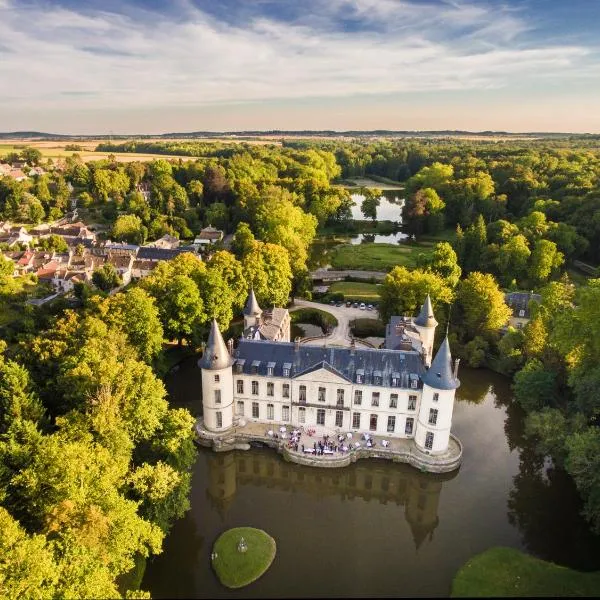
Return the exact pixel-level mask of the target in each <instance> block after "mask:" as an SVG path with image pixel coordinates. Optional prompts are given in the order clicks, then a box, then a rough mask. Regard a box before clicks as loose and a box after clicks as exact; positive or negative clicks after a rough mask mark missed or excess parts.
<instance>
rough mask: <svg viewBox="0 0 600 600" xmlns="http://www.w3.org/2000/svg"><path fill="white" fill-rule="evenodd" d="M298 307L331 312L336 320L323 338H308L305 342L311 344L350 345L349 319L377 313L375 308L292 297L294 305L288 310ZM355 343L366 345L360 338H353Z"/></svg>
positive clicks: (369, 316) (374, 316)
mask: <svg viewBox="0 0 600 600" xmlns="http://www.w3.org/2000/svg"><path fill="white" fill-rule="evenodd" d="M299 308H316V309H318V310H322V311H324V312H328V313H330V314H332V315H333V316H334V317H335V318H336V319H337V322H338V325H337V327H335V328H334V330H333V331H332V332H331V333H330V334H329V335H328V336H327V337H324V338H319V339H317V340H310V341H307V342H305V343H306V344H309V345H312V346H322V345H323V344H327V345H332V346H350V344H351V341H352V340H351V334H350V321H352V320H353V319H378V318H379V313H378V312H377V311H376V310H360V308H352V307H347V306H346V305H345V304H344V305H343V306H332V305H331V304H321V303H320V302H309V301H308V300H302V299H300V298H294V306H292V307H291V308H290V309H289V310H290V312H291V311H294V310H297V309H299ZM355 342H356V344H357V345H363V346H367V347H369V348H370V347H371V346H368V345H367V344H363V342H362V341H361V340H359V339H358V338H355Z"/></svg>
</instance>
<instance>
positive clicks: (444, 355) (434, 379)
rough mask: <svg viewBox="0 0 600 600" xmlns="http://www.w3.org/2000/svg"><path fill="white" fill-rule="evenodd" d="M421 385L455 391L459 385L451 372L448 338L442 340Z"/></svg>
mask: <svg viewBox="0 0 600 600" xmlns="http://www.w3.org/2000/svg"><path fill="white" fill-rule="evenodd" d="M423 383H426V384H427V385H428V386H429V387H432V388H435V389H437V390H455V389H456V388H457V387H458V386H459V385H460V381H459V380H458V379H457V378H456V377H454V373H453V372H452V355H451V354H450V343H449V342H448V336H446V337H445V338H444V341H443V342H442V345H441V346H440V347H439V349H438V351H437V354H436V355H435V358H434V359H433V361H432V362H431V367H429V370H428V371H427V373H426V374H425V377H423Z"/></svg>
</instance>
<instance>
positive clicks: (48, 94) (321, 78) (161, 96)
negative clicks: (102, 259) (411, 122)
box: [0, 0, 593, 126]
mask: <svg viewBox="0 0 600 600" xmlns="http://www.w3.org/2000/svg"><path fill="white" fill-rule="evenodd" d="M319 4H321V5H323V4H324V3H322V2H316V3H310V6H311V7H313V8H314V9H315V10H317V7H318V6H319ZM325 4H326V6H327V8H326V9H324V10H322V11H321V13H317V14H315V13H314V11H313V13H312V17H313V18H307V19H305V20H301V21H299V22H297V23H283V22H281V21H276V20H273V19H268V18H265V17H262V18H257V19H255V20H253V21H250V22H248V23H245V24H244V25H243V26H235V27H234V26H231V25H226V24H224V23H219V22H217V21H215V19H214V18H211V17H209V16H208V15H206V14H204V13H203V12H202V11H200V10H199V9H197V8H195V7H194V6H193V5H192V4H190V3H188V2H185V1H184V2H182V3H180V5H181V6H183V7H184V9H185V16H186V19H185V20H181V19H179V20H172V19H167V18H166V17H164V16H161V15H158V14H155V15H152V14H151V13H148V12H147V11H140V12H139V13H138V14H136V13H128V15H127V16H126V15H116V14H112V13H107V12H96V13H89V12H88V13H85V14H84V13H83V12H81V13H79V12H76V11H74V10H67V9H64V8H56V7H52V6H50V5H48V4H45V3H44V4H39V5H38V6H35V7H30V8H27V9H25V8H23V7H22V6H20V5H19V3H18V2H13V3H11V2H10V1H9V0H0V9H3V8H5V10H3V11H2V17H3V18H2V19H0V40H2V44H3V46H5V47H8V48H9V49H10V52H9V53H5V54H4V55H3V60H2V61H0V89H2V90H4V92H3V94H2V96H0V107H1V106H3V105H4V106H9V105H11V106H13V107H14V103H15V100H14V98H18V99H19V100H18V102H19V106H21V107H23V108H24V109H25V108H28V109H36V108H39V109H43V108H48V109H51V108H64V109H69V108H78V109H98V108H111V107H118V108H119V109H123V108H126V107H131V108H132V109H135V108H140V109H141V108H151V107H160V106H172V107H176V106H178V105H180V106H191V105H204V104H211V103H223V102H230V103H236V102H245V101H260V100H269V99H277V98H282V99H286V98H288V99H289V98H292V99H293V98H311V97H313V98H314V97H340V98H343V97H344V96H350V95H356V94H390V93H403V92H417V91H434V90H440V91H441V90H465V89H466V90H469V89H473V90H476V89H489V88H495V87H505V86H509V85H515V84H516V83H518V82H519V81H526V80H528V79H531V78H533V79H535V78H536V77H538V76H542V77H543V76H545V75H547V74H548V73H549V72H551V73H553V74H554V75H555V76H556V77H557V78H561V77H562V78H568V77H573V76H586V74H588V73H589V71H590V69H591V68H593V65H591V64H588V63H590V62H591V61H589V56H590V50H588V49H586V48H583V47H578V46H551V45H533V44H532V43H531V42H529V44H526V43H525V41H523V42H522V45H520V44H518V43H516V41H515V40H517V39H519V36H522V35H523V33H524V32H526V31H528V30H529V29H530V26H529V24H528V23H525V22H524V21H523V20H521V19H520V18H519V15H518V13H516V12H514V11H503V10H498V9H494V10H492V9H491V8H490V7H488V6H486V5H484V4H477V5H475V4H464V3H446V4H444V5H442V6H440V5H439V4H435V5H434V4H433V3H422V2H419V3H418V4H417V3H415V2H404V1H396V0H328V3H325ZM6 7H8V8H6ZM342 14H343V15H345V16H346V17H348V16H350V17H352V18H359V19H362V20H363V22H364V23H365V24H366V25H368V27H367V28H365V29H362V30H360V31H354V32H352V33H346V32H344V31H341V30H340V29H339V27H338V28H335V27H334V26H335V24H336V22H337V21H339V19H340V15H342ZM317 22H318V25H317ZM75 92H80V93H77V94H76V93H75ZM9 97H10V98H9ZM3 98H4V99H3ZM5 126H6V125H5Z"/></svg>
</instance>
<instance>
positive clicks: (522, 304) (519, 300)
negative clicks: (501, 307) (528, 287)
mask: <svg viewBox="0 0 600 600" xmlns="http://www.w3.org/2000/svg"><path fill="white" fill-rule="evenodd" d="M504 299H505V301H506V304H508V306H509V307H510V309H511V311H512V314H511V316H510V319H509V322H508V324H509V325H510V326H511V327H515V328H516V329H522V328H523V327H524V326H525V325H527V323H529V321H530V320H531V309H530V302H531V301H532V300H533V301H534V302H541V300H542V297H541V296H540V295H539V294H534V293H533V292H510V293H508V294H506V295H505V296H504Z"/></svg>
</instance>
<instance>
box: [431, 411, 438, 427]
mask: <svg viewBox="0 0 600 600" xmlns="http://www.w3.org/2000/svg"><path fill="white" fill-rule="evenodd" d="M437 418H438V411H437V408H430V409H429V424H430V425H435V424H437Z"/></svg>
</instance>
